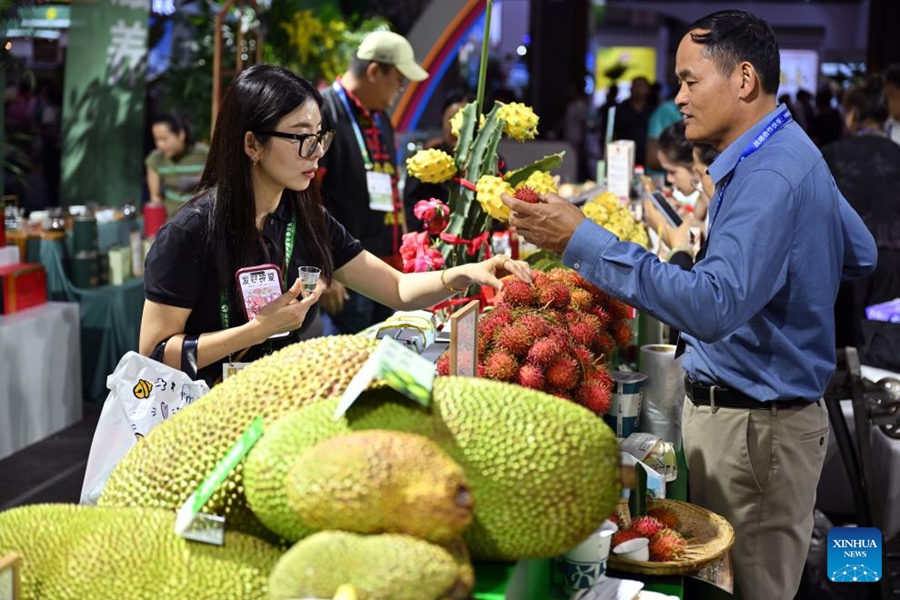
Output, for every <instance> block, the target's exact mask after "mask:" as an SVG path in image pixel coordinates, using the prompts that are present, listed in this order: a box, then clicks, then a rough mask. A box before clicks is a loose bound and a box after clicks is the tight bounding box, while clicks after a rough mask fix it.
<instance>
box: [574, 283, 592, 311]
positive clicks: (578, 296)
mask: <svg viewBox="0 0 900 600" xmlns="http://www.w3.org/2000/svg"><path fill="white" fill-rule="evenodd" d="M569 295H570V298H569V308H571V309H572V310H580V311H581V312H587V311H588V310H590V308H591V307H592V306H593V305H594V299H593V298H592V297H591V293H590V292H589V291H587V290H583V289H581V288H574V289H572V288H571V287H570V291H569Z"/></svg>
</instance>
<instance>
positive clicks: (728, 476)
mask: <svg viewBox="0 0 900 600" xmlns="http://www.w3.org/2000/svg"><path fill="white" fill-rule="evenodd" d="M682 417H683V431H684V454H685V459H686V460H687V465H688V470H689V479H688V485H689V488H688V490H689V499H690V501H691V502H692V503H694V504H699V505H700V506H703V507H704V508H707V509H709V510H711V511H713V512H715V513H717V514H719V515H721V516H723V517H724V518H725V519H726V520H727V521H728V522H729V523H731V525H732V526H733V527H734V532H735V543H734V546H733V547H732V550H731V552H732V558H733V562H734V585H735V595H734V596H728V595H727V594H724V593H722V594H719V593H718V590H715V589H713V588H712V587H711V586H707V585H705V584H703V585H702V586H701V587H702V588H703V592H704V595H703V597H704V598H741V599H742V600H781V599H785V600H791V599H792V598H793V597H794V594H795V593H796V591H797V588H798V587H799V585H800V576H801V575H802V573H803V565H804V563H805V561H806V554H807V552H808V551H809V541H810V537H811V535H812V529H813V507H814V505H815V502H816V485H817V484H818V482H819V474H820V473H821V472H822V464H823V463H824V461H825V450H826V448H827V447H828V432H829V429H828V411H827V410H826V409H825V402H824V400H820V401H819V402H818V403H816V402H812V403H810V404H809V406H803V407H799V408H782V409H752V410H751V409H738V408H724V407H717V408H716V409H712V408H711V407H709V406H695V405H694V403H693V402H691V400H690V399H689V398H686V399H685V402H684V412H683V415H682Z"/></svg>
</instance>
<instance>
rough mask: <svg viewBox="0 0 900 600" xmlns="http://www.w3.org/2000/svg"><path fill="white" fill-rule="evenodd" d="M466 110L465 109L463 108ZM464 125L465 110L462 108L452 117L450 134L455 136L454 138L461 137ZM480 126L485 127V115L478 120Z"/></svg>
mask: <svg viewBox="0 0 900 600" xmlns="http://www.w3.org/2000/svg"><path fill="white" fill-rule="evenodd" d="M463 108H465V107H463ZM462 123H463V109H462V108H460V109H459V110H458V111H456V114H455V115H453V116H452V117H450V133H452V134H453V137H456V138H458V137H459V129H460V127H462ZM478 126H479V127H484V115H481V117H480V118H479V119H478Z"/></svg>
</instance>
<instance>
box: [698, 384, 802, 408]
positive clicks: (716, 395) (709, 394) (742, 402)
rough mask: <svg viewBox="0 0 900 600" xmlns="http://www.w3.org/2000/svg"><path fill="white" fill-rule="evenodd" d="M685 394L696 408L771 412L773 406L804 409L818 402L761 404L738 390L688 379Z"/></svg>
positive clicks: (774, 401)
mask: <svg viewBox="0 0 900 600" xmlns="http://www.w3.org/2000/svg"><path fill="white" fill-rule="evenodd" d="M684 393H685V394H687V397H688V398H690V399H691V402H693V403H694V405H695V406H719V407H723V408H750V409H761V410H771V409H772V407H773V406H774V407H775V408H779V409H782V408H798V407H800V408H802V407H804V406H809V405H810V404H814V403H815V402H816V400H804V399H802V398H795V399H793V400H771V401H769V402H761V401H760V400H755V399H753V398H751V397H750V396H748V395H747V394H742V393H741V392H738V391H737V390H730V389H728V388H725V387H721V386H718V385H713V386H710V385H706V384H705V383H700V382H698V381H692V380H691V379H689V378H688V377H685V378H684Z"/></svg>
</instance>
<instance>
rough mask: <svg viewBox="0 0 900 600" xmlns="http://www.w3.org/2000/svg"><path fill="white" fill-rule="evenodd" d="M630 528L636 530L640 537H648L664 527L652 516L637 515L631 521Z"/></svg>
mask: <svg viewBox="0 0 900 600" xmlns="http://www.w3.org/2000/svg"><path fill="white" fill-rule="evenodd" d="M631 528H632V529H633V530H634V531H636V532H637V533H638V534H639V535H640V536H641V537H645V538H647V539H650V538H652V537H653V536H654V535H656V534H657V533H659V532H660V531H662V530H663V529H665V526H664V525H663V524H662V523H660V522H659V520H657V519H654V518H653V517H638V518H637V519H635V520H634V521H632V523H631Z"/></svg>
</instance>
